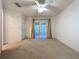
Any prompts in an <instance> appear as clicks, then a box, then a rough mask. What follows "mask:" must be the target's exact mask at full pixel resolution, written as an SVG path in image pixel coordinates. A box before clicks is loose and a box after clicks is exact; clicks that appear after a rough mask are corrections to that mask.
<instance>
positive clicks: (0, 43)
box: [0, 0, 2, 53]
mask: <svg viewBox="0 0 79 59" xmlns="http://www.w3.org/2000/svg"><path fill="white" fill-rule="evenodd" d="M1 49H2V3H1V0H0V53H1Z"/></svg>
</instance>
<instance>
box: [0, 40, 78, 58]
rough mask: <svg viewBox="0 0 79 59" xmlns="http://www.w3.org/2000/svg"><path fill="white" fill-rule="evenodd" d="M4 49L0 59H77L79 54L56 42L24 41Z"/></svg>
mask: <svg viewBox="0 0 79 59" xmlns="http://www.w3.org/2000/svg"><path fill="white" fill-rule="evenodd" d="M5 47H6V49H3V50H4V51H3V52H2V54H1V55H0V59H79V53H77V52H76V51H74V50H72V49H70V48H68V47H67V46H65V45H63V44H62V43H61V42H59V41H57V40H45V41H35V40H24V41H22V42H18V43H15V44H13V45H12V44H10V46H8V45H6V46H5ZM12 47H13V48H12Z"/></svg>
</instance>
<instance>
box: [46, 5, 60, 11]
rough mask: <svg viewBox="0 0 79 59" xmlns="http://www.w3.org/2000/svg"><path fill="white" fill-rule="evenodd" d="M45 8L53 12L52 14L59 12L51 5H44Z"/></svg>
mask: <svg viewBox="0 0 79 59" xmlns="http://www.w3.org/2000/svg"><path fill="white" fill-rule="evenodd" d="M45 8H47V9H48V10H51V11H54V12H59V11H60V10H59V9H58V8H56V7H54V6H52V5H49V4H48V5H46V6H45Z"/></svg>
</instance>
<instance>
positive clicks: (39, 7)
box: [32, 0, 48, 13]
mask: <svg viewBox="0 0 79 59" xmlns="http://www.w3.org/2000/svg"><path fill="white" fill-rule="evenodd" d="M34 1H35V3H36V5H34V6H32V7H33V9H37V10H38V12H39V13H42V12H44V11H48V9H47V8H45V7H46V6H47V4H46V3H44V0H42V2H40V1H38V0H34ZM42 3H44V4H42Z"/></svg>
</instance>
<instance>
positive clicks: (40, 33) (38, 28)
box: [34, 20, 48, 40]
mask: <svg viewBox="0 0 79 59" xmlns="http://www.w3.org/2000/svg"><path fill="white" fill-rule="evenodd" d="M47 24H48V21H47V20H34V38H35V39H36V40H38V39H42V40H45V39H46V38H47Z"/></svg>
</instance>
